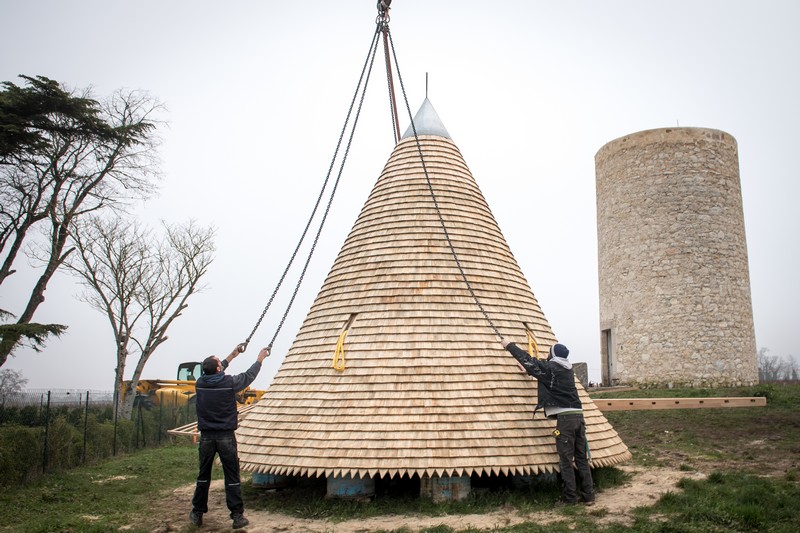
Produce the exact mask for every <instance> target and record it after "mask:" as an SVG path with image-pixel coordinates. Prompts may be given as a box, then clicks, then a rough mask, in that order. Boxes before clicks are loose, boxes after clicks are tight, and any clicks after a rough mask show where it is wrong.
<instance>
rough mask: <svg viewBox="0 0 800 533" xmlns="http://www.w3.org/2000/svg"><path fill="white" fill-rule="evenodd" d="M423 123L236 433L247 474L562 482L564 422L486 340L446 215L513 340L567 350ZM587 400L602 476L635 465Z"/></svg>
mask: <svg viewBox="0 0 800 533" xmlns="http://www.w3.org/2000/svg"><path fill="white" fill-rule="evenodd" d="M414 124H415V127H416V132H417V134H418V138H417V137H415V136H414V132H413V131H408V132H406V134H405V136H404V137H403V139H402V140H401V141H400V142H399V143H398V144H397V146H396V147H395V149H394V151H393V152H392V154H391V156H390V157H389V160H388V162H387V163H386V166H385V167H384V169H383V172H382V173H381V175H380V177H379V178H378V180H377V183H376V184H375V187H374V189H373V190H372V192H371V194H370V196H369V198H368V199H367V201H366V203H365V205H364V207H363V209H362V211H361V214H360V215H359V217H358V219H357V220H356V222H355V225H354V226H353V228H352V230H351V232H350V234H349V235H348V237H347V239H346V241H345V243H344V245H343V246H342V249H341V251H340V253H339V255H338V257H337V259H336V261H335V262H334V265H333V267H332V268H331V270H330V273H329V274H328V277H327V278H326V280H325V282H324V284H323V286H322V288H321V289H320V291H319V294H318V295H317V298H316V300H315V302H314V304H313V305H312V307H311V309H310V311H309V312H308V316H307V317H306V319H305V321H304V322H303V324H302V326H301V328H300V330H299V332H298V334H297V337H296V338H295V340H294V343H293V344H292V346H291V348H290V349H289V351H288V353H287V355H286V358H285V360H284V361H283V363H282V364H281V367H280V369H279V370H278V372H277V374H276V375H275V377H274V380H273V382H272V384H271V385H270V387H269V389H268V391H267V393H266V394H265V395H264V397H263V398H262V400H261V401H260V402H259V403H258V404H256V405H255V407H254V408H253V409H252V410H251V411H250V412H249V414H248V415H247V417H246V419H245V420H244V421H243V422H242V423H241V425H240V428H239V430H238V440H239V456H240V461H241V464H242V467H243V469H245V470H249V471H253V472H256V473H260V474H269V475H276V476H325V477H326V478H327V479H328V488H329V492H330V490H331V481H332V480H342V479H344V480H348V479H350V480H362V481H364V480H366V481H367V482H368V481H369V480H370V479H373V478H374V476H380V477H383V476H410V477H413V476H419V478H420V479H421V480H422V481H423V484H422V486H423V490H424V486H425V485H424V481H426V480H432V479H433V480H437V479H438V480H441V479H454V478H455V479H461V480H462V481H463V480H466V482H467V483H469V477H470V476H471V475H472V474H477V475H482V474H486V475H491V474H505V475H510V476H514V475H520V476H524V475H531V474H537V473H548V472H555V471H557V470H558V458H557V454H556V451H555V446H554V442H553V437H552V434H551V433H552V430H553V428H554V425H555V422H552V421H549V420H546V419H545V418H544V417H543V416H542V415H541V414H539V415H537V417H536V418H535V419H534V417H533V416H532V412H533V407H534V404H535V399H536V386H537V385H536V381H535V380H533V379H532V378H529V377H528V376H527V375H526V374H523V373H521V372H520V370H519V368H518V366H517V364H516V362H515V361H514V359H513V358H512V357H511V356H509V355H508V353H507V352H506V351H505V350H503V348H502V346H501V345H500V344H499V342H498V341H499V338H498V337H497V336H496V334H495V333H494V332H493V331H492V329H490V327H488V326H487V319H486V317H485V316H484V315H483V314H482V312H481V310H480V308H479V306H477V305H476V302H475V300H474V298H473V297H472V296H471V294H470V292H469V290H468V287H467V286H466V284H465V282H464V280H463V278H462V276H461V274H460V272H459V269H458V267H457V264H456V262H455V261H454V257H453V254H452V252H451V249H450V247H449V244H448V241H447V239H446V238H445V234H444V231H443V228H442V225H441V222H440V219H439V215H438V214H437V205H436V204H438V210H439V212H440V213H441V216H442V219H443V220H444V223H445V227H446V228H447V231H448V233H449V236H450V239H451V242H452V246H453V249H454V250H455V251H456V253H457V256H458V258H459V260H460V263H461V266H462V268H463V270H464V272H465V274H466V276H467V278H468V279H469V282H470V285H471V287H472V289H473V291H474V294H475V296H476V297H477V298H478V300H479V301H480V302H481V304H482V307H483V308H484V310H485V311H486V314H487V315H488V316H490V317H491V319H492V321H493V323H494V324H495V325H496V327H497V329H498V330H499V331H501V332H502V335H503V336H505V337H507V338H509V339H512V340H515V341H516V342H517V343H518V344H520V345H525V344H528V343H529V339H530V345H531V346H533V345H534V342H535V343H536V346H538V351H539V353H540V354H543V355H544V354H546V353H547V350H548V349H549V347H550V345H551V344H553V343H554V342H555V341H556V337H555V335H554V334H553V332H552V330H551V328H550V325H549V324H548V322H547V320H546V318H545V316H544V314H543V313H542V310H541V309H540V307H539V304H538V302H537V301H536V298H535V297H534V295H533V293H532V291H531V288H530V286H529V285H528V283H527V281H526V280H525V277H524V276H523V274H522V272H521V271H520V268H519V266H518V265H517V262H516V260H515V259H514V256H513V255H512V253H511V250H510V249H509V247H508V244H507V243H506V241H505V239H504V238H503V235H502V233H501V232H500V229H499V227H498V225H497V222H496V221H495V219H494V217H493V215H492V213H491V211H490V209H489V206H488V205H487V203H486V200H485V199H484V197H483V195H482V193H481V191H480V189H479V188H478V185H477V183H476V182H475V179H474V178H473V177H472V175H471V174H470V171H469V169H468V168H467V165H466V163H465V162H464V159H463V157H462V156H461V153H460V152H459V150H458V148H457V147H456V145H455V144H454V143H453V141H452V140H451V139H450V136H449V134H448V133H447V130H446V129H445V127H444V125H443V124H442V122H441V121H440V119H439V117H438V115H437V114H436V112H435V110H434V109H433V107H432V106H431V104H430V102H429V101H428V100H427V99H426V100H425V102H424V103H423V105H422V107H421V109H420V111H419V112H418V114H417V115H416V118H415V119H414ZM417 139H418V143H419V144H417ZM420 154H422V157H421V155H420ZM423 161H424V168H423ZM425 170H427V175H428V176H429V178H430V185H431V188H432V189H433V190H434V192H435V198H436V200H437V202H436V204H435V203H434V201H433V197H432V195H431V191H430V188H429V185H428V181H427V179H426V172H425ZM342 351H343V355H344V357H342ZM334 367H336V368H334ZM579 390H580V394H581V400H582V402H583V404H584V409H585V416H586V422H587V427H588V429H587V436H588V439H589V441H590V445H591V453H592V461H593V465H594V466H595V467H598V466H608V465H613V464H616V463H619V462H622V461H625V460H627V459H628V458H630V452H629V451H628V449H627V447H626V446H625V445H624V444H623V443H622V441H621V440H620V438H619V436H618V435H617V433H616V432H615V431H614V429H613V428H612V427H611V426H610V424H609V423H608V422H607V420H606V419H605V417H604V416H603V415H602V413H601V412H600V411H599V410H598V409H597V408H596V407H595V405H594V404H593V403H592V401H591V399H590V398H589V397H588V395H587V394H586V393H585V392H584V391H583V389H582V388H581V387H580V385H579Z"/></svg>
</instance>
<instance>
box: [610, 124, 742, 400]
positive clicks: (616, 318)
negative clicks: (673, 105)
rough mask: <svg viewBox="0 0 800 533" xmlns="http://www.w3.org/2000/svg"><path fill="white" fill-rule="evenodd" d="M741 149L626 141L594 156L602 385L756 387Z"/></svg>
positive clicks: (687, 135)
mask: <svg viewBox="0 0 800 533" xmlns="http://www.w3.org/2000/svg"><path fill="white" fill-rule="evenodd" d="M737 150H738V148H737V143H736V140H735V139H734V138H733V137H732V136H731V135H729V134H727V133H725V132H722V131H719V130H713V129H704V128H664V129H657V130H648V131H642V132H638V133H634V134H631V135H627V136H625V137H621V138H619V139H616V140H614V141H611V142H609V143H608V144H606V145H605V146H603V147H602V148H601V149H600V150H599V151H598V152H597V154H596V156H595V168H596V183H597V231H598V261H599V265H598V267H599V290H600V330H601V338H602V357H603V361H602V363H603V364H602V366H603V371H602V374H603V382H604V383H607V384H627V385H639V386H658V387H663V386H676V387H678V386H689V387H717V386H734V385H743V384H744V385H749V384H754V383H757V381H758V371H757V364H756V343H755V333H754V328H753V311H752V303H751V299H750V278H749V272H748V262H747V245H746V241H745V231H744V216H743V212H742V195H741V188H740V182H739V161H738V151H737Z"/></svg>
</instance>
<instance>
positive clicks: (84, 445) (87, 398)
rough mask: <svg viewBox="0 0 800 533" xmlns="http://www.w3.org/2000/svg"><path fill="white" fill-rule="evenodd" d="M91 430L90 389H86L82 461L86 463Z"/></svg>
mask: <svg viewBox="0 0 800 533" xmlns="http://www.w3.org/2000/svg"><path fill="white" fill-rule="evenodd" d="M88 430H89V391H88V390H87V391H86V405H84V406H83V457H82V460H81V463H84V464H85V463H86V432H87V431H88Z"/></svg>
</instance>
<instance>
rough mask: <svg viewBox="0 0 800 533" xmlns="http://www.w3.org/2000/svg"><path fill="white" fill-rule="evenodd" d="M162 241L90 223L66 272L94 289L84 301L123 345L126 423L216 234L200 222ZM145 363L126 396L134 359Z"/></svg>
mask: <svg viewBox="0 0 800 533" xmlns="http://www.w3.org/2000/svg"><path fill="white" fill-rule="evenodd" d="M164 230H165V233H164V235H163V236H161V237H158V236H156V235H154V232H153V231H152V230H148V229H143V228H142V227H141V226H140V225H139V224H138V223H137V222H135V221H131V220H123V219H121V218H114V219H111V220H105V219H102V218H100V217H89V218H87V219H84V220H82V221H80V222H79V223H77V224H74V226H73V232H72V233H73V236H74V239H75V242H76V249H77V253H76V254H74V255H73V256H72V257H70V258H69V259H68V261H67V262H66V267H67V268H68V269H69V270H70V271H71V272H72V273H74V274H75V275H76V276H77V277H78V278H79V279H80V281H81V283H82V284H83V285H85V286H86V288H87V289H88V290H87V291H86V292H85V293H84V294H83V296H82V299H83V300H84V301H86V302H88V303H89V304H90V305H91V306H92V307H94V308H95V309H97V310H99V311H101V312H102V313H104V314H105V315H106V316H107V317H108V320H109V323H110V325H111V328H112V331H113V333H114V339H115V341H116V355H117V366H116V369H115V375H114V392H115V396H116V397H117V398H120V397H121V396H123V397H124V401H123V402H121V405H120V413H121V416H123V417H126V418H129V417H130V414H131V412H132V408H133V400H134V394H132V391H135V390H136V386H137V384H138V382H139V379H140V378H141V375H142V371H143V370H144V367H145V364H146V363H147V361H148V360H149V359H150V357H151V356H152V355H153V353H154V352H155V351H156V349H157V348H158V347H159V346H160V345H161V344H162V343H163V342H165V341H166V340H167V329H168V328H169V327H170V325H171V324H172V323H173V322H174V321H175V320H176V319H177V318H178V317H179V316H181V314H182V312H183V310H184V309H186V307H187V305H188V304H187V302H188V300H189V297H190V296H192V295H193V294H194V293H196V292H199V291H201V290H202V289H203V288H204V287H203V286H202V285H200V280H201V278H202V277H203V275H205V273H206V272H207V271H208V268H209V266H210V265H211V262H212V260H213V253H214V250H215V248H214V230H213V229H212V228H203V227H199V226H197V225H196V224H195V223H194V222H189V223H186V224H183V225H177V226H170V225H167V224H164ZM132 353H133V354H136V355H137V356H138V359H137V361H136V366H135V368H134V371H133V375H132V377H131V380H130V381H129V382H128V385H129V387H128V390H123V388H122V387H123V384H124V373H125V367H126V365H127V363H128V356H129V355H130V354H132Z"/></svg>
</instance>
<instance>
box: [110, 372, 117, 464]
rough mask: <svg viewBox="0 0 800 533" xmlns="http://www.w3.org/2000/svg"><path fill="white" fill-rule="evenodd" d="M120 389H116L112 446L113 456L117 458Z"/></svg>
mask: <svg viewBox="0 0 800 533" xmlns="http://www.w3.org/2000/svg"><path fill="white" fill-rule="evenodd" d="M118 413H119V388H118V387H114V444H113V445H112V446H111V450H112V452H111V453H112V454H113V455H114V457H116V456H117V422H118V419H119V416H118Z"/></svg>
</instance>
